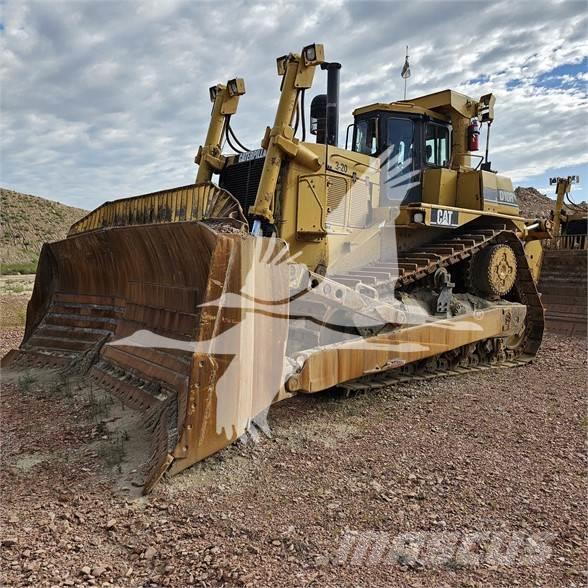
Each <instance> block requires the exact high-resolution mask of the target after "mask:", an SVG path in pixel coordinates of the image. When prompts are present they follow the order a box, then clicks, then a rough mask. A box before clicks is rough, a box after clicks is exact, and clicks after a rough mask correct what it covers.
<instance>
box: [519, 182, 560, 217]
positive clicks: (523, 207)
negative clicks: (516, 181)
mask: <svg viewBox="0 0 588 588" xmlns="http://www.w3.org/2000/svg"><path fill="white" fill-rule="evenodd" d="M515 194H516V195H517V199H518V201H519V208H520V211H521V216H524V217H526V218H533V217H536V216H538V217H546V218H549V215H550V213H551V211H552V210H553V208H554V206H555V200H552V199H551V198H548V197H547V196H546V195H545V194H541V192H539V190H536V189H535V188H531V187H529V188H523V187H521V186H519V187H518V188H517V189H516V190H515Z"/></svg>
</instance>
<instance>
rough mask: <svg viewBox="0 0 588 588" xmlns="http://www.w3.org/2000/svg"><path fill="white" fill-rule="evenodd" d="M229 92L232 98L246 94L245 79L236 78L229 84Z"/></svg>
mask: <svg viewBox="0 0 588 588" xmlns="http://www.w3.org/2000/svg"><path fill="white" fill-rule="evenodd" d="M227 90H228V92H229V96H231V98H232V97H233V96H243V94H245V80H243V78H234V79H232V80H229V81H228V82H227Z"/></svg>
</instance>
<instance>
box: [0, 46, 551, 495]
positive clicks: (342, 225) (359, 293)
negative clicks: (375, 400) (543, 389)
mask: <svg viewBox="0 0 588 588" xmlns="http://www.w3.org/2000/svg"><path fill="white" fill-rule="evenodd" d="M317 68H318V69H319V70H321V71H324V72H325V74H324V75H326V78H327V79H326V82H327V83H326V93H325V94H319V95H317V96H315V97H314V98H313V100H312V103H311V104H310V108H309V111H310V112H309V117H308V116H307V113H306V107H305V93H306V91H307V90H309V89H310V88H311V86H312V83H313V79H314V77H315V73H317ZM340 69H341V65H340V64H338V63H334V62H327V61H325V58H324V49H323V46H322V45H320V44H312V45H308V46H306V47H304V48H303V49H302V51H301V52H300V53H291V54H288V55H284V56H283V57H280V58H279V59H278V60H277V72H278V75H279V78H280V83H281V86H280V96H279V102H278V106H277V110H276V114H275V121H274V124H273V126H271V127H267V128H266V130H265V134H264V136H263V139H262V141H261V147H260V148H259V149H257V150H248V149H246V148H245V147H244V145H243V144H242V143H241V142H240V141H239V140H238V139H237V136H236V133H235V131H234V130H233V126H232V121H233V116H234V115H235V114H236V112H237V108H238V103H239V100H240V98H241V96H243V95H244V94H245V84H244V82H243V80H242V79H240V78H236V79H232V80H229V81H228V82H227V83H226V84H218V85H216V86H214V87H212V88H210V99H211V101H212V114H211V120H210V126H209V129H208V133H207V136H206V140H205V142H204V144H203V145H202V146H201V147H200V149H199V150H198V154H197V155H196V159H195V161H196V163H197V164H198V166H199V167H198V172H197V177H196V182H195V183H194V184H190V185H187V186H181V187H177V188H172V189H168V190H162V191H160V192H154V193H151V194H145V195H141V196H135V197H130V198H123V199H120V200H116V201H113V202H106V203H105V204H103V205H102V206H100V207H99V208H97V209H96V210H94V211H93V212H91V213H89V214H88V215H87V216H86V217H84V218H82V219H81V220H80V221H78V222H76V223H75V224H74V225H73V226H72V227H71V229H70V231H69V234H68V236H67V238H65V239H64V240H62V241H57V242H52V243H47V244H45V245H44V247H43V249H42V252H41V258H40V262H39V267H38V272H37V277H36V281H35V286H34V291H33V295H32V298H31V301H30V303H29V306H28V313H27V321H26V330H25V336H24V339H23V342H22V344H21V346H20V348H19V349H18V350H13V351H11V352H9V354H8V355H7V356H6V357H5V358H4V360H3V365H8V366H11V367H13V368H26V367H34V366H49V367H54V368H59V369H61V370H66V371H68V372H70V373H77V374H82V375H85V377H87V378H91V379H92V381H93V382H96V383H97V384H98V385H100V386H101V387H103V388H105V389H106V390H109V391H111V392H112V393H113V394H115V395H116V396H118V397H119V398H120V399H121V400H122V401H123V402H124V403H125V404H126V405H128V406H130V407H132V408H134V409H136V410H139V411H141V412H142V413H143V415H144V422H145V426H146V427H147V428H148V429H149V431H150V433H151V439H152V446H151V451H150V459H149V461H148V463H146V464H145V467H144V475H145V480H144V484H145V490H146V491H148V490H149V489H150V488H152V487H153V485H154V484H155V483H156V482H157V480H159V479H160V478H161V476H162V475H163V474H164V473H165V472H168V473H169V474H174V473H177V472H179V471H181V470H183V469H185V468H186V467H188V466H190V465H192V464H194V463H195V462H197V461H199V460H201V459H203V458H205V457H207V456H210V455H212V454H213V453H215V452H217V451H218V450H220V449H221V448H223V447H226V446H227V445H229V444H230V443H232V442H234V441H235V440H236V439H238V438H240V437H241V436H242V435H244V434H246V433H247V432H248V431H251V430H252V428H256V427H257V428H262V429H263V428H264V426H265V424H266V423H265V420H264V417H265V415H266V413H267V410H268V408H269V407H270V405H271V404H272V403H274V402H277V401H280V400H283V399H285V398H288V397H290V396H292V395H294V394H311V393H315V392H319V391H321V390H326V389H329V388H333V387H344V388H347V389H352V390H369V389H372V388H377V387H380V386H389V385H392V384H394V383H395V382H402V381H406V380H410V379H411V378H424V377H425V378H436V377H439V376H442V375H445V374H455V373H462V372H464V371H468V370H474V369H483V368H491V367H494V366H504V365H507V366H516V365H520V364H522V363H525V362H528V361H529V360H531V359H532V358H533V357H534V356H535V354H536V353H537V350H538V348H539V346H540V343H541V339H542V334H543V308H542V306H541V302H540V299H539V296H538V293H537V288H536V280H537V279H538V272H539V267H540V264H541V256H542V249H541V242H540V239H541V238H544V237H545V236H546V235H548V229H549V227H548V226H547V224H548V221H542V220H534V219H524V218H522V217H521V216H520V215H519V209H518V205H517V200H516V198H515V195H514V192H513V188H512V183H511V181H510V180H509V179H508V178H506V177H504V176H501V175H499V174H497V173H496V172H495V171H493V170H492V169H491V163H490V162H489V161H488V145H487V144H486V152H485V156H484V155H479V154H478V153H477V152H478V151H479V150H480V147H479V144H478V143H479V136H480V128H481V126H483V125H487V127H488V132H487V133H486V136H487V137H488V136H489V130H490V125H491V123H492V121H493V119H494V97H493V96H492V95H491V94H488V95H485V96H483V97H481V98H480V99H479V100H475V99H472V98H470V97H467V96H464V95H462V94H460V93H457V92H454V91H451V90H445V91H441V92H437V93H434V94H430V95H427V96H421V97H418V98H413V99H409V100H402V101H398V102H390V103H377V104H371V105H368V106H364V107H361V108H357V109H356V110H355V111H354V112H353V123H352V124H350V125H349V127H348V128H347V131H346V133H345V135H346V138H345V148H343V147H340V146H338V141H339V135H340V133H339V76H340ZM307 123H308V124H307ZM307 133H308V135H313V137H315V140H310V137H308V139H307ZM225 145H228V148H230V149H231V150H232V151H231V153H227V152H223V148H224V146H225ZM213 178H215V179H216V181H215V182H213Z"/></svg>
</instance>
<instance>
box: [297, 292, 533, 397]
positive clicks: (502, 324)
mask: <svg viewBox="0 0 588 588" xmlns="http://www.w3.org/2000/svg"><path fill="white" fill-rule="evenodd" d="M526 312H527V308H526V306H524V305H523V304H514V303H512V304H508V305H504V306H502V305H499V304H498V305H496V306H493V307H491V308H488V309H485V310H480V311H478V312H477V313H476V316H475V317H474V316H471V315H462V316H457V317H453V318H450V319H446V320H439V321H435V322H433V323H430V322H427V323H424V324H421V325H415V326H411V327H407V328H404V329H398V330H395V331H391V332H389V333H385V334H382V335H377V336H375V337H369V338H367V339H356V340H352V341H348V342H345V343H340V344H337V345H331V346H326V347H321V348H319V349H317V350H315V351H312V352H309V353H308V355H306V356H304V355H302V356H301V357H300V358H299V361H304V363H303V365H302V369H301V370H300V371H299V373H297V374H296V375H295V376H293V377H292V378H291V380H292V381H290V380H289V381H288V383H287V389H288V390H289V391H290V392H307V393H312V392H319V391H320V390H325V389H327V388H331V387H332V386H335V385H336V384H339V383H342V382H348V381H349V380H353V379H355V378H359V377H361V376H363V375H364V374H367V373H372V374H373V373H377V372H378V371H384V370H385V369H386V367H389V366H390V363H391V362H397V363H396V365H402V364H403V363H411V362H413V361H417V360H419V359H424V358H427V357H431V356H433V355H438V354H440V353H444V352H446V351H449V350H451V349H455V348H456V347H460V346H462V345H467V344H469V343H475V342H477V341H481V340H482V339H486V338H488V337H505V336H510V335H513V334H515V333H517V332H518V331H519V330H520V327H521V325H522V324H523V323H524V319H525V315H526Z"/></svg>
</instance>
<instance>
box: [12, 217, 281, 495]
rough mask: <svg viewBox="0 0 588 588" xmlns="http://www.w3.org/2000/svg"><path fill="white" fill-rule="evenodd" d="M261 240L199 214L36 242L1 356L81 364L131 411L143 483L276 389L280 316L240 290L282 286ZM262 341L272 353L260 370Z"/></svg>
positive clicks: (197, 455) (268, 294) (214, 441)
mask: <svg viewBox="0 0 588 588" xmlns="http://www.w3.org/2000/svg"><path fill="white" fill-rule="evenodd" d="M223 231H226V232H223ZM268 247H274V248H275V249H276V251H279V250H280V249H281V247H283V244H282V243H275V242H270V240H268V239H259V238H257V239H256V238H254V237H250V236H247V235H243V234H242V233H241V232H240V231H239V230H238V229H235V228H234V226H232V225H230V224H229V225H228V226H227V227H224V229H223V227H222V226H220V227H219V223H216V224H215V228H214V229H213V228H211V227H210V226H208V225H206V224H205V223H201V222H174V223H166V224H152V225H142V226H134V227H116V228H107V229H102V230H96V231H90V232H86V233H82V234H79V235H74V236H72V237H69V238H67V239H64V240H63V241H58V242H55V243H50V244H46V245H45V246H44V247H43V250H42V254H41V259H40V262H39V269H38V273H37V278H36V282H35V287H34V292H33V296H32V298H31V301H30V303H29V307H28V313H27V324H26V331H25V337H24V340H23V343H22V345H21V348H20V350H19V351H18V352H11V353H9V354H8V355H7V356H6V357H5V359H4V360H3V365H6V364H9V365H12V366H16V367H18V366H43V365H48V366H63V367H65V368H66V369H68V370H70V371H77V372H81V373H87V374H88V377H90V378H92V379H93V380H94V381H95V382H97V383H99V384H100V385H101V386H103V387H105V388H107V389H109V390H110V391H111V392H112V393H114V394H115V395H117V396H118V397H119V398H121V400H122V401H123V402H124V403H126V404H127V405H129V406H131V407H133V408H135V409H138V410H140V411H142V413H143V415H144V422H145V426H146V428H148V429H149V431H150V433H151V440H152V447H151V459H150V460H149V463H148V464H147V466H146V468H145V469H146V471H145V488H146V489H147V490H148V489H150V488H151V487H152V486H153V484H154V483H155V482H156V481H157V480H158V479H159V477H160V476H161V475H162V474H163V473H164V472H165V470H166V469H168V467H169V466H170V465H171V466H172V470H173V471H174V472H177V471H180V470H181V469H184V468H185V467H188V466H189V465H191V464H193V463H194V462H195V461H198V460H200V459H202V458H203V457H206V456H208V455H210V454H212V453H214V452H215V451H217V450H219V449H221V448H222V447H224V446H226V445H227V444H229V443H231V442H232V441H234V440H235V439H236V438H237V437H238V436H240V435H241V434H242V433H243V432H244V431H245V430H246V429H247V427H248V426H249V424H250V422H251V420H252V419H253V418H254V417H256V415H257V414H259V413H260V412H263V411H264V410H265V409H267V406H269V403H271V401H272V400H273V399H274V398H275V397H276V395H277V394H278V392H279V385H278V384H277V382H278V381H279V380H280V378H281V376H282V358H283V355H284V346H285V340H286V333H287V316H286V317H284V319H285V320H280V321H277V322H275V324H273V325H272V324H270V323H269V322H268V321H267V320H264V317H263V316H261V315H260V316H256V315H255V312H252V311H251V305H248V304H242V303H241V302H240V300H241V296H242V294H243V293H246V295H247V300H250V299H253V300H255V298H256V297H259V298H262V299H268V300H272V299H274V298H275V297H280V298H284V297H285V296H286V295H287V288H288V281H287V271H286V269H285V265H273V264H272V263H269V262H268V260H270V259H271V258H272V256H273V255H274V253H271V252H270V253H271V255H269V256H268V255H266V254H267V253H268ZM229 295H230V296H229ZM227 296H228V298H227ZM242 323H243V325H242ZM245 325H246V328H244V327H245ZM268 351H271V352H272V353H274V355H276V357H279V361H274V362H271V361H269V362H267V364H268V366H269V372H268V367H264V362H266V360H267V359H268V357H269V356H268ZM276 366H277V367H276ZM274 368H275V369H274ZM264 370H265V371H264ZM272 370H273V372H272ZM274 372H275V373H274ZM219 382H221V383H220V384H219ZM264 383H265V386H264Z"/></svg>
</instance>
